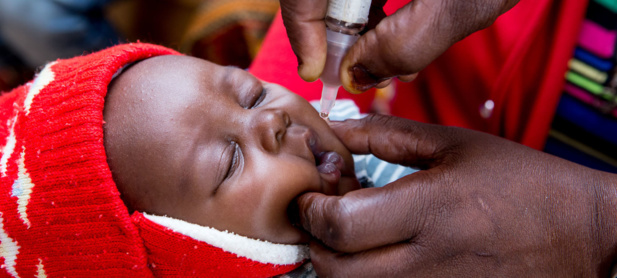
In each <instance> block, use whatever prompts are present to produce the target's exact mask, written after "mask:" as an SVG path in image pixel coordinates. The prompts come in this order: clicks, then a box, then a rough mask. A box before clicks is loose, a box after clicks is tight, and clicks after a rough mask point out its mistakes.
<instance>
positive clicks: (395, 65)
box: [340, 0, 515, 93]
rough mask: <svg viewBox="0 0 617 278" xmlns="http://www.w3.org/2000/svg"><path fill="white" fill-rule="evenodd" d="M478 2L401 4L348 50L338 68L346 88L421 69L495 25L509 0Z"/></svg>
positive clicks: (361, 88)
mask: <svg viewBox="0 0 617 278" xmlns="http://www.w3.org/2000/svg"><path fill="white" fill-rule="evenodd" d="M478 2H480V1H447V0H441V1H437V0H416V1H412V2H410V3H409V4H407V5H405V6H404V7H402V8H400V9H399V10H397V11H396V12H395V13H394V14H392V15H390V16H388V17H386V18H384V19H383V20H381V21H380V22H379V24H378V25H377V26H376V27H375V29H373V30H370V31H368V32H366V33H365V34H364V35H363V36H362V37H361V38H360V39H359V40H358V41H357V42H356V43H355V44H354V45H353V46H352V47H351V48H350V50H349V52H348V53H347V55H346V56H345V58H344V59H343V61H342V63H341V67H340V75H341V81H342V83H343V86H344V87H345V89H346V90H347V91H349V92H352V93H360V92H362V91H365V90H368V89H370V88H372V87H375V85H377V84H378V83H379V82H381V81H383V80H384V79H385V78H391V77H395V76H400V75H409V74H413V73H416V72H419V71H420V70H422V69H423V68H425V67H426V66H427V65H428V64H429V63H430V62H431V61H433V60H434V59H436V58H437V57H438V56H439V55H441V54H442V53H443V52H444V51H445V50H446V49H447V48H448V47H450V46H451V45H452V44H454V43H455V42H457V41H459V40H460V39H462V38H464V37H466V36H467V35H469V34H471V33H472V32H475V31H477V30H480V29H482V28H485V27H487V26H489V25H490V24H492V22H494V20H495V19H496V17H497V16H498V15H499V14H500V13H501V12H503V10H504V7H503V6H504V5H505V4H504V2H506V1H482V2H481V3H478ZM509 2H515V1H509Z"/></svg>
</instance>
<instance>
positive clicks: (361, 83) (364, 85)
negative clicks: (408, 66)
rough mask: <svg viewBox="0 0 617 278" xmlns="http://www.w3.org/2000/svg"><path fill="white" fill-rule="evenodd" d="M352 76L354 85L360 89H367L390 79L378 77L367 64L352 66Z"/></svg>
mask: <svg viewBox="0 0 617 278" xmlns="http://www.w3.org/2000/svg"><path fill="white" fill-rule="evenodd" d="M351 76H352V77H353V86H354V87H355V88H356V89H358V90H360V91H366V90H368V89H370V88H373V87H375V86H377V84H379V83H381V82H383V81H386V80H388V78H378V77H377V76H375V75H373V74H371V73H370V72H369V71H368V69H367V68H366V67H365V66H363V65H360V64H357V65H354V66H353V67H351Z"/></svg>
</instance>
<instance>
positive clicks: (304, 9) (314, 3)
mask: <svg viewBox="0 0 617 278" xmlns="http://www.w3.org/2000/svg"><path fill="white" fill-rule="evenodd" d="M280 4H281V14H282V16H283V24H284V25H285V28H286V30H287V36H288V37H289V42H290V43H291V48H292V49H293V51H294V53H295V54H296V57H297V58H298V74H299V75H300V77H302V79H304V80H305V81H309V82H312V81H315V80H317V78H319V76H320V75H321V72H322V71H323V68H324V65H325V63H326V49H327V45H326V24H325V22H324V18H325V16H326V11H327V5H328V1H327V0H310V1H303V0H281V1H280Z"/></svg>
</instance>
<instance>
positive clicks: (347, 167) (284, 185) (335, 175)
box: [104, 56, 358, 244]
mask: <svg viewBox="0 0 617 278" xmlns="http://www.w3.org/2000/svg"><path fill="white" fill-rule="evenodd" d="M104 116H105V122H106V124H105V140H104V141H105V147H106V152H107V156H108V161H109V165H110V168H111V170H112V174H113V176H114V179H115V181H116V183H117V186H118V189H119V190H120V192H121V194H122V196H121V197H122V198H123V200H125V203H127V205H128V206H129V208H130V209H132V210H137V211H144V212H149V213H152V214H157V215H167V216H170V217H174V218H178V219H182V220H185V221H187V222H191V223H195V224H200V225H203V226H209V227H213V228H216V229H219V230H229V231H232V232H234V233H237V234H240V235H244V236H248V237H251V238H259V239H264V240H268V241H272V242H277V243H289V244H291V243H299V242H305V241H306V240H307V236H306V235H305V234H304V233H303V232H301V231H300V230H299V229H298V228H296V227H294V226H292V224H291V223H290V221H289V217H288V209H289V207H290V204H292V203H293V201H294V199H295V197H297V196H298V195H300V194H301V193H304V192H323V193H325V194H329V195H333V194H343V193H345V192H347V191H350V190H352V189H356V188H357V187H358V183H357V180H356V179H355V175H354V171H353V160H352V158H351V155H350V153H349V152H348V150H347V149H346V148H345V147H344V146H343V145H342V143H341V142H340V141H339V140H338V139H337V137H336V136H335V135H334V133H333V132H332V130H331V129H330V128H329V126H328V125H327V124H326V123H325V122H324V121H323V120H322V119H321V118H319V116H318V113H317V111H315V109H313V108H312V107H311V106H310V104H309V103H308V102H307V101H306V100H304V99H302V98H301V97H299V96H298V95H296V94H293V93H291V92H289V91H288V90H286V89H284V88H283V87H281V86H278V85H275V84H269V83H264V82H261V81H260V80H258V79H256V78H255V77H254V76H252V75H251V74H249V73H248V72H246V71H244V70H241V69H238V68H230V67H221V66H218V65H215V64H212V63H210V62H207V61H204V60H201V59H197V58H192V57H184V56H163V57H155V58H150V59H147V60H145V61H142V62H139V63H137V64H135V65H134V66H132V67H130V68H128V69H127V70H125V71H124V72H123V73H122V74H121V75H120V76H118V77H117V78H116V79H115V80H114V82H113V83H112V84H111V85H110V87H109V93H108V96H107V100H106V103H105V111H104ZM332 152H334V153H332ZM324 153H327V155H323V154H324ZM326 162H330V163H331V164H334V165H336V167H323V165H324V164H325V163H326ZM320 164H321V165H322V167H318V166H319V165H320ZM329 166H332V165H329Z"/></svg>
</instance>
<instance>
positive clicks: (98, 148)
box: [0, 44, 413, 277]
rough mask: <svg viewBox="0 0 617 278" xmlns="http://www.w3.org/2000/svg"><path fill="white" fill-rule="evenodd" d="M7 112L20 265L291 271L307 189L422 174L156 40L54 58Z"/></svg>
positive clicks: (75, 269) (4, 229)
mask: <svg viewBox="0 0 617 278" xmlns="http://www.w3.org/2000/svg"><path fill="white" fill-rule="evenodd" d="M153 56H157V57H153ZM150 57H152V58H150ZM0 115H1V118H2V119H4V121H5V126H4V127H2V129H0V138H2V139H0V146H4V147H3V148H2V157H1V160H0V174H2V176H1V177H0V178H1V179H0V185H1V187H0V192H2V194H3V195H2V197H1V198H0V253H1V255H2V258H1V259H2V260H3V262H2V263H3V265H5V267H4V268H2V269H1V270H0V272H6V273H4V274H5V275H11V276H13V277H26V276H35V275H39V276H41V275H43V274H44V275H47V276H55V275H58V276H64V275H69V276H74V275H77V276H81V275H88V276H95V275H112V276H114V277H115V276H118V275H123V276H124V275H126V276H135V275H138V276H152V275H155V276H167V275H179V276H187V275H193V276H244V277H245V276H273V275H279V274H283V273H287V272H289V271H291V270H293V269H295V268H297V267H298V266H300V265H301V264H302V263H303V262H305V261H306V260H307V259H308V255H307V254H308V252H307V247H306V246H305V244H306V243H307V242H308V240H309V235H308V234H306V233H305V232H303V231H302V230H301V229H299V228H298V227H296V226H294V225H293V224H292V223H291V222H290V220H289V216H290V214H293V213H294V212H293V211H290V207H293V206H292V204H293V202H294V199H295V198H296V197H297V196H299V195H300V194H302V193H305V192H321V193H324V194H329V195H335V194H339V195H340V194H345V193H346V192H348V191H351V190H354V189H358V188H359V187H360V182H362V183H363V184H364V185H365V186H366V185H368V184H370V183H371V180H370V177H369V176H371V173H369V172H373V174H375V175H373V178H376V177H377V176H384V178H385V179H386V181H384V182H381V184H385V183H386V182H387V179H390V178H392V179H393V178H396V177H398V176H402V175H405V174H409V173H411V172H413V170H410V169H408V168H404V167H400V166H396V165H385V164H384V163H382V162H379V161H378V160H377V159H374V158H372V157H369V156H356V157H352V155H351V154H350V153H349V151H348V150H347V149H346V148H345V147H344V145H343V144H342V143H341V142H340V141H339V140H338V139H337V137H336V136H335V135H334V133H333V132H332V130H331V129H330V128H329V126H328V125H327V123H326V122H325V121H323V120H322V119H321V118H320V117H319V116H318V113H317V111H316V110H315V109H314V108H313V107H312V106H311V105H310V104H309V103H308V102H307V101H306V100H304V99H302V98H301V97H299V96H298V95H295V94H293V93H291V92H289V91H287V90H286V89H284V88H282V87H280V86H278V85H275V84H269V83H265V82H262V81H260V80H258V79H256V78H255V77H254V76H252V75H251V74H250V73H248V72H246V71H244V70H241V69H238V68H232V67H221V66H218V65H215V64H213V63H210V62H207V61H204V60H200V59H197V58H192V57H187V56H181V55H178V53H175V52H173V51H172V50H169V49H166V48H163V47H158V46H153V45H148V44H128V45H122V46H117V47H113V48H110V49H107V50H104V51H101V52H97V53H94V54H91V55H88V56H83V57H77V58H73V59H70V60H59V61H56V62H54V63H51V64H49V65H48V66H46V67H45V68H44V69H43V70H42V71H41V73H40V74H39V75H38V76H37V78H36V79H35V80H34V81H33V82H31V83H29V84H26V85H25V86H23V87H20V88H18V89H16V90H15V91H13V92H10V93H8V94H5V95H3V96H2V97H1V98H0ZM103 120H104V121H103ZM103 123H104V124H103ZM354 160H355V161H354ZM354 162H355V164H356V165H361V166H360V167H359V168H362V169H354ZM375 163H377V164H375ZM391 166H393V167H391ZM357 168H358V167H357ZM355 170H359V172H356V171H355ZM373 170H374V171H373ZM367 171H368V172H367ZM388 171H391V173H390V174H387V175H384V174H383V173H384V172H388ZM375 172H378V173H375ZM358 176H360V177H361V178H360V182H359V179H358V178H357V177H358ZM376 179H377V180H378V178H376ZM228 231H229V232H228Z"/></svg>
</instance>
